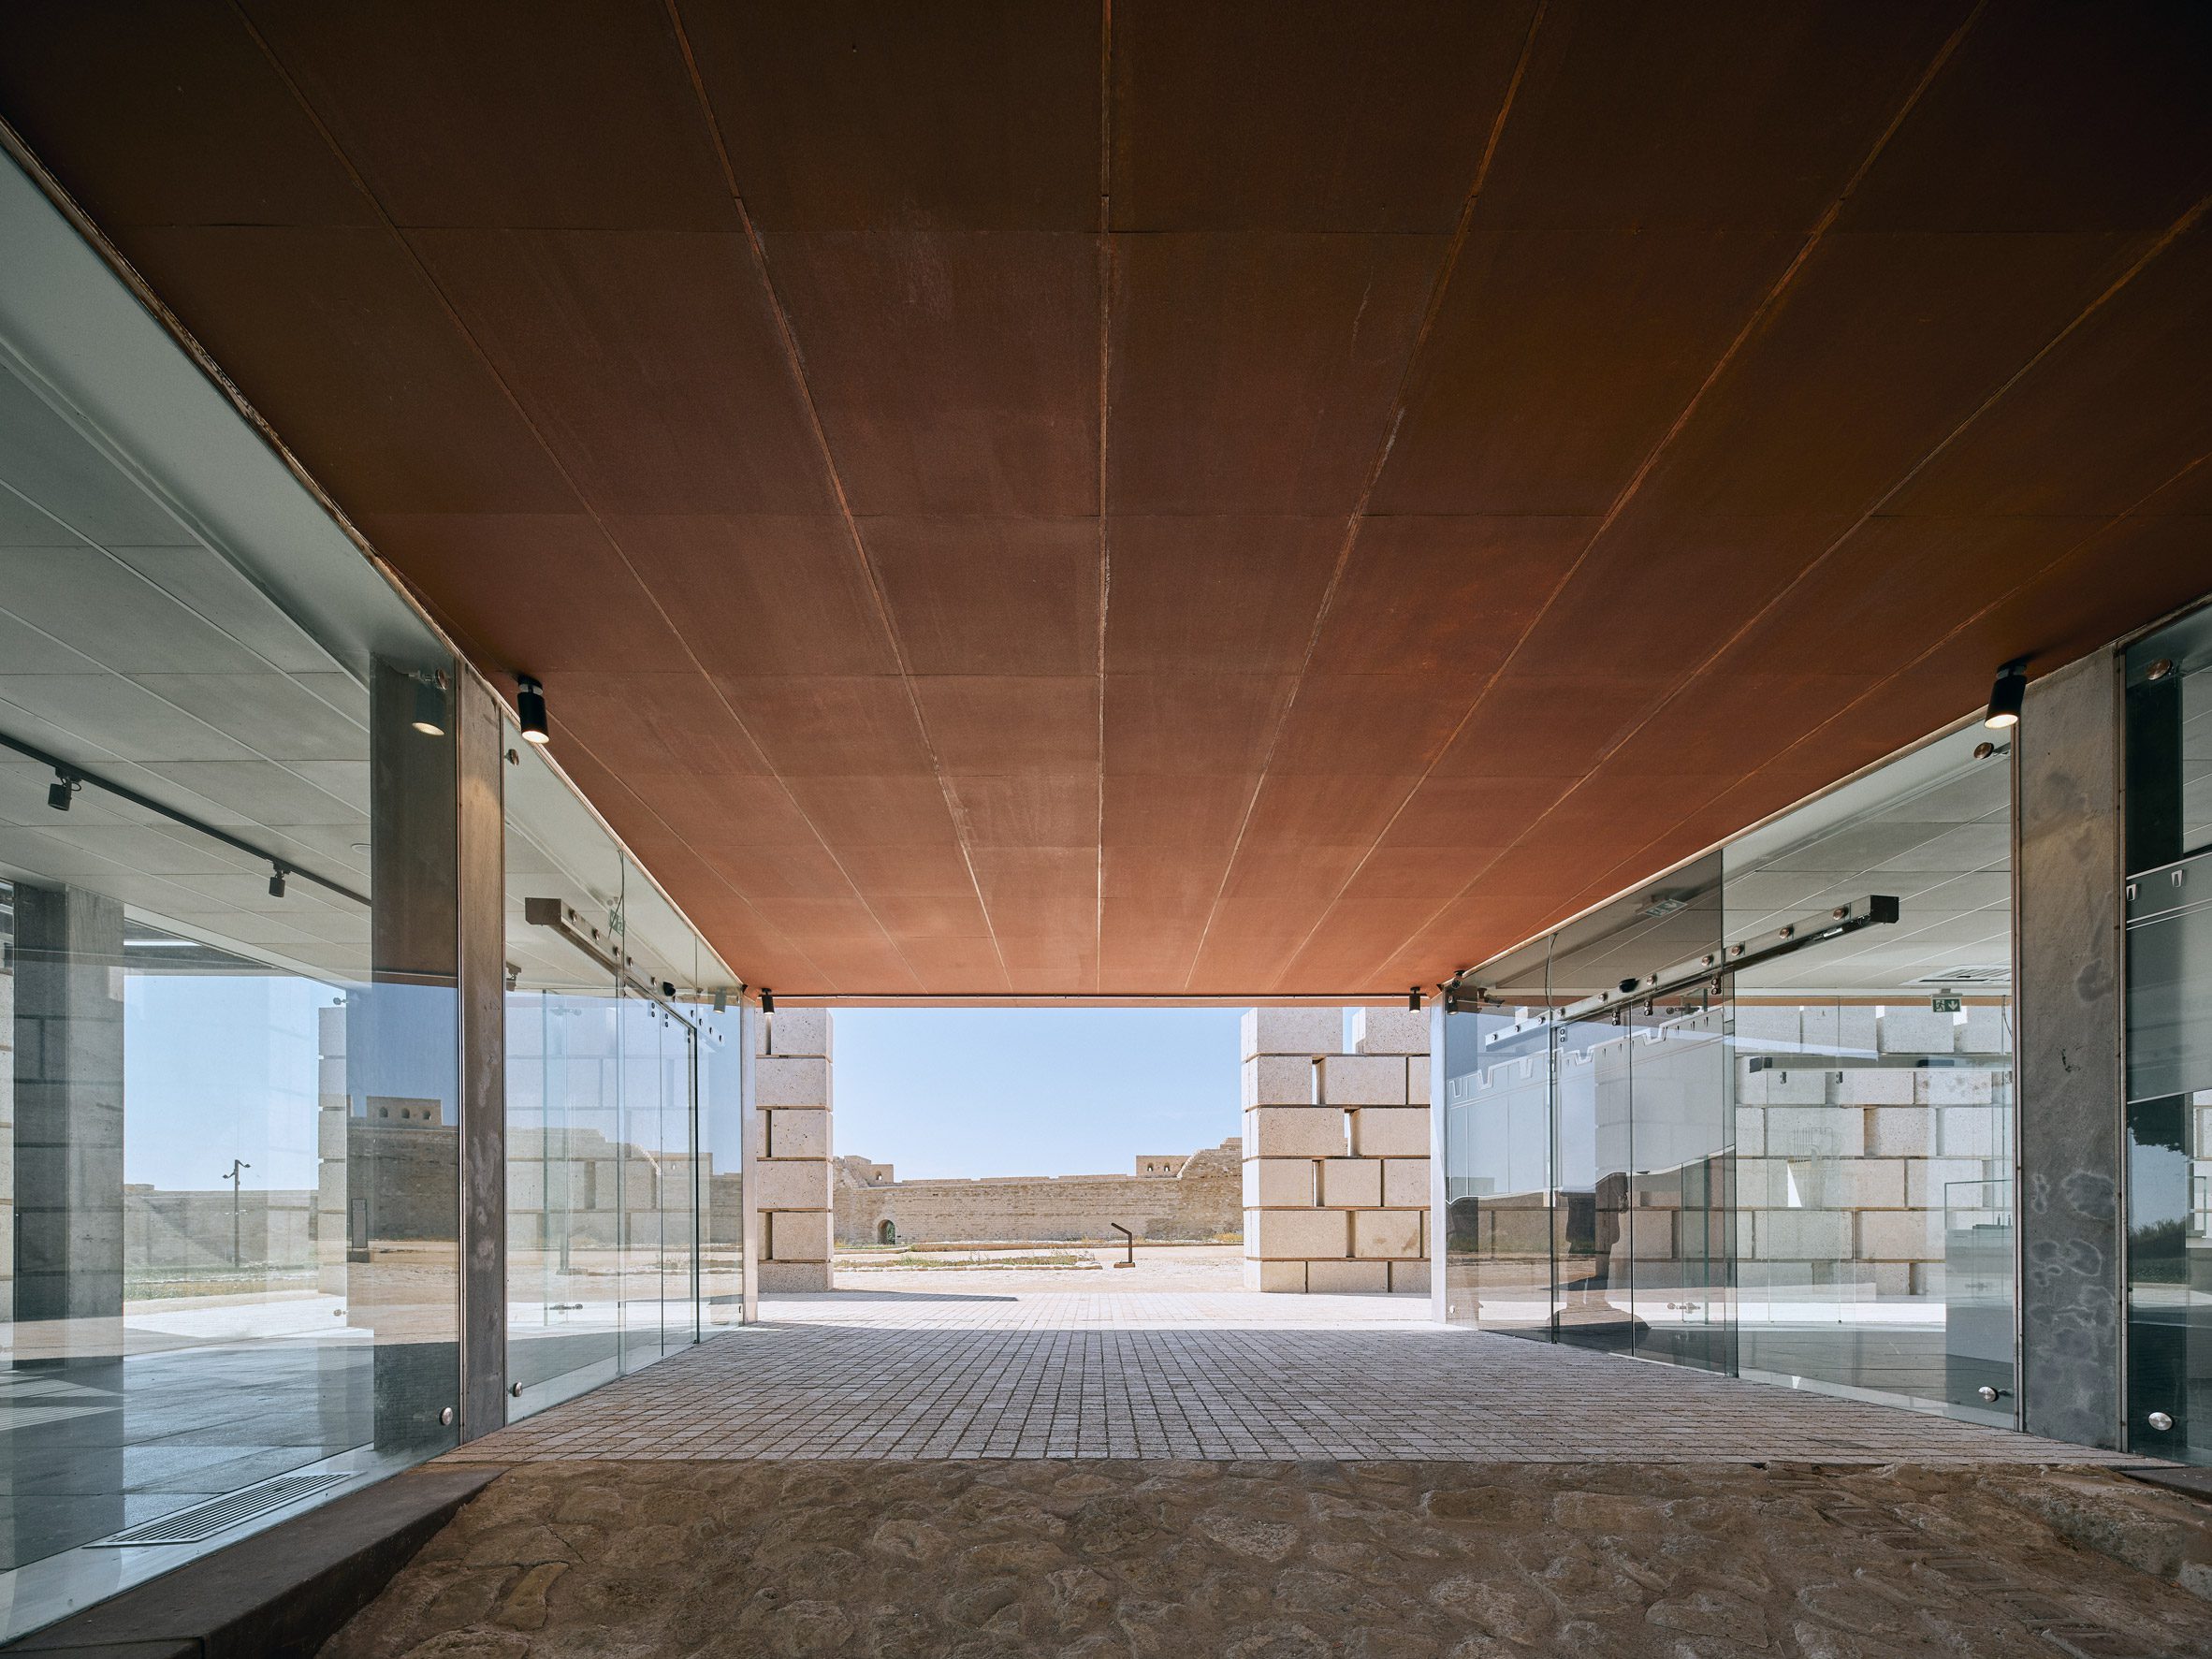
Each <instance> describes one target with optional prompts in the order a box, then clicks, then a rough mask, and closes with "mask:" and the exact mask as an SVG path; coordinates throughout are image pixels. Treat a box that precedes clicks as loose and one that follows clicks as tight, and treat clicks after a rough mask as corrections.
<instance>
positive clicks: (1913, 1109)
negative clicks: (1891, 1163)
mask: <svg viewBox="0 0 2212 1659" xmlns="http://www.w3.org/2000/svg"><path fill="white" fill-rule="evenodd" d="M1867 1150H1868V1151H1869V1152H1870V1153H1873V1154H1875V1155H1876V1156H1877V1157H1927V1156H1928V1154H1929V1153H1931V1152H1933V1151H1934V1150H1935V1148H1934V1146H1933V1145H1932V1144H1930V1142H1929V1139H1928V1108H1927V1107H1925V1106H1877V1107H1875V1108H1874V1109H1873V1110H1872V1111H1870V1112H1869V1113H1867Z"/></svg>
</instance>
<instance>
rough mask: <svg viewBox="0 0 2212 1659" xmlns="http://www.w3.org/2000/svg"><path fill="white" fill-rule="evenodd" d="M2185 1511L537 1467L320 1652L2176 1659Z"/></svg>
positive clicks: (1027, 1467) (1898, 1479)
mask: <svg viewBox="0 0 2212 1659" xmlns="http://www.w3.org/2000/svg"><path fill="white" fill-rule="evenodd" d="M2202 1518H2203V1511H2202V1510H2201V1509H2198V1508H2197V1506H2193V1505H2190V1504H2189V1503H2188V1502H2187V1501H2186V1500H2181V1499H2176V1498H2173V1497H2170V1496H2167V1495H2166V1494H2163V1493H2155V1492H2148V1491H2147V1490H2146V1489H2143V1488H2140V1487H2136V1486H2133V1485H2132V1483H2131V1482H2128V1481H2126V1480H2125V1479H2124V1478H2123V1477H2118V1476H2116V1475H2112V1474H2110V1473H2107V1472H2103V1471H2074V1472H2065V1471H2059V1472H2048V1471H2041V1472H2038V1471H1998V1470H1995V1469H1984V1470H1979V1471H1973V1472H1967V1471H1961V1470H1957V1469H1950V1470H1934V1469H1927V1468H1915V1467H1910V1466H1905V1467H1890V1468H1883V1469H1865V1468H1861V1469H1851V1470H1836V1469H1827V1470H1820V1469H1814V1468H1811V1467H1804V1466H1797V1467H1790V1466H1768V1467H1757V1466H1752V1465H1747V1464H1743V1463H1737V1464H1733V1465H1728V1464H1718V1463H1696V1464H1681V1463H1675V1464H1646V1465H1642V1466H1636V1465H1630V1464H1624V1463H1603V1464H1588V1463H1582V1464H1569V1463H1561V1464H1549V1465H1535V1464H1528V1463H1521V1464H1510V1465H1497V1464H1480V1463H1332V1462H1326V1461H1313V1462H1305V1463H1288V1462H1266V1463H1188V1462H1185V1463H1154V1462H1137V1461H1123V1462H1114V1461H1090V1462H1061V1461H1052V1462H989V1463H951V1462H907V1463H699V1462H687V1463H648V1464H639V1463H531V1464H523V1465H519V1466H517V1467H516V1468H514V1469H511V1470H509V1471H508V1472H507V1473H506V1474H505V1475H503V1476H502V1477H501V1478H500V1479H499V1480H497V1481H495V1482H494V1483H493V1484H492V1485H491V1486H490V1487H489V1488H488V1489H487V1490H486V1491H485V1492H484V1493H482V1494H481V1495H480V1496H479V1497H477V1498H476V1499H475V1500H474V1501H473V1502H472V1503H471V1504H470V1505H469V1506H467V1507H466V1508H464V1509H463V1510H462V1511H461V1512H460V1514H459V1515H458V1517H457V1519H456V1520H455V1521H454V1522H453V1523H452V1524H451V1525H450V1526H449V1527H447V1528H446V1529H445V1531H444V1532H443V1533H442V1534H440V1535H438V1536H437V1537H436V1538H434V1539H433V1540H432V1541H431V1542H430V1543H429V1545H428V1546H427V1547H426V1548H425V1549H424V1550H422V1552H421V1553H420V1554H419V1555H417V1556H416V1558H415V1560H414V1562H412V1563H411V1564H409V1565H408V1566H407V1567H406V1568H405V1569H404V1570H403V1571H402V1572H401V1573H400V1576H399V1578H398V1579H395V1580H394V1581H393V1583H392V1584H391V1585H390V1586H389V1587H388V1588H387V1589H386V1592H385V1594H383V1595H382V1596H381V1597H380V1598H379V1599H378V1600H377V1601H376V1602H374V1603H372V1604H371V1606H370V1607H369V1608H367V1609H365V1610H364V1611H363V1612H362V1613H361V1614H359V1615H358V1616H357V1618H356V1619H355V1620H354V1621H353V1623H351V1624H350V1625H348V1626H347V1627H346V1628H345V1629H344V1630H343V1631H342V1632H341V1633H340V1634H339V1635H338V1637H335V1638H334V1639H333V1641H332V1642H331V1643H330V1644H329V1646H327V1648H326V1649H325V1650H324V1653H325V1659H548V1656H551V1655H564V1656H565V1655H579V1656H581V1655H592V1656H600V1655H604V1656H608V1659H613V1656H615V1655H625V1656H630V1659H661V1656H663V1655H665V1656H667V1659H725V1656H726V1659H739V1656H744V1659H752V1656H754V1655H783V1656H791V1659H798V1656H801V1655H817V1654H819V1655H833V1654H834V1655H847V1654H851V1655H858V1656H864V1659H865V1656H873V1655H883V1656H898V1659H920V1656H923V1655H933V1656H934V1655H951V1656H958V1659H984V1656H987V1655H1009V1656H1011V1655H1038V1654H1050V1655H1064V1656H1066V1659H1140V1656H1149V1655H1159V1656H1162V1659H1201V1656H1204V1659H1211V1656H1214V1655H1220V1656H1222V1659H1325V1656H1331V1655H1340V1656H1343V1659H1507V1656H1508V1655H1511V1656H1515V1659H1525V1656H1527V1655H1531V1654H1559V1655H1575V1656H1577V1659H1612V1656H1625V1659H1643V1656H1645V1655H1651V1656H1653V1659H1660V1656H1665V1659H1719V1656H1721V1655H1732V1654H1744V1655H1768V1656H1771V1659H1893V1656H1896V1655H1918V1654H1944V1655H1950V1656H1952V1659H1959V1656H1970V1659H1971V1656H1978V1655H1991V1656H1996V1655H2003V1656H2006V1659H2016V1656H2019V1655H2049V1656H2051V1659H2059V1656H2062V1655H2069V1654H2071V1655H2074V1656H2075V1659H2087V1656H2088V1655H2102V1656H2104V1659H2130V1656H2135V1659H2147V1656H2150V1655H2165V1656H2172V1659H2190V1656H2195V1655H2212V1608H2207V1607H2206V1605H2205V1601H2204V1600H2202V1599H2199V1597H2200V1595H2202V1594H2212V1564H2207V1563H2212V1552H2208V1551H2207V1550H2206V1548H2205V1535H2204V1534H2205V1528H2204V1525H2203V1519H2202ZM2192 1574H2193V1577H2192ZM2190 1585H2193V1586H2194V1587H2195V1590H2196V1594H2192V1593H2191V1590H2190V1588H2187V1587H2186V1586H2190Z"/></svg>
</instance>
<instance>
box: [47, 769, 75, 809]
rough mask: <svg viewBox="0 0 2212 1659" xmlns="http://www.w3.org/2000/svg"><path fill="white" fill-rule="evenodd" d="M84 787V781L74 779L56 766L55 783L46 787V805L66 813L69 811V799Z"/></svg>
mask: <svg viewBox="0 0 2212 1659" xmlns="http://www.w3.org/2000/svg"><path fill="white" fill-rule="evenodd" d="M83 787H84V779H81V778H72V777H71V776H70V775H69V774H68V773H66V772H65V771H63V770H62V769H61V768H60V767H59V766H56V767H55V768H54V774H53V781H52V782H51V783H50V784H48V785H47V786H46V804H47V805H48V806H49V807H51V808H53V809H54V810H55V811H56V812H66V811H67V810H68V809H69V797H70V796H72V795H74V794H75V793H77V792H78V791H79V790H80V789H82V788H83Z"/></svg>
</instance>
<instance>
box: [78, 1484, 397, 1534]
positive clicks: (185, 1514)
mask: <svg viewBox="0 0 2212 1659" xmlns="http://www.w3.org/2000/svg"><path fill="white" fill-rule="evenodd" d="M352 1478H353V1477H352V1476H351V1475H280V1476H279V1477H277V1478H276V1479H274V1480H271V1481H268V1482H266V1483H265V1484H263V1485H260V1486H250V1487H248V1488H246V1490H245V1491H244V1492H232V1493H231V1494H230V1495H229V1496H228V1497H223V1498H211V1499H209V1500H208V1501H207V1502H206V1503H204V1504H194V1505H192V1506H190V1507H188V1508H183V1509H180V1510H178V1511H177V1512H176V1513H175V1514H173V1515H164V1516H162V1517H161V1518H160V1519H159V1520H158V1521H147V1522H146V1523H145V1524H143V1525H142V1526H134V1527H132V1528H131V1529H130V1531H128V1532H124V1533H117V1534H115V1535H113V1536H112V1537H107V1538H95V1539H94V1540H93V1542H92V1544H91V1545H90V1546H89V1548H91V1549H95V1550H121V1549H124V1548H127V1547H128V1546H131V1545H134V1544H196V1543H198V1542H199V1541H200V1540H201V1539H202V1538H211V1537H213V1536H214V1535H216V1534H217V1533H219V1532H221V1531H223V1530H224V1528H226V1527H232V1526H236V1525H238V1523H239V1522H240V1521H251V1520H253V1519H254V1517H255V1516H256V1515H266V1514H268V1513H269V1511H270V1510H271V1509H281V1508H283V1507H284V1506H285V1505H286V1504H292V1503H297V1502H298V1501H299V1500H300V1499H301V1498H304V1497H311V1496H313V1494H314V1493H316V1492H327V1490H329V1489H330V1488H331V1487H333V1486H342V1485H343V1484H344V1483H345V1482H346V1481H348V1480H351V1479H352Z"/></svg>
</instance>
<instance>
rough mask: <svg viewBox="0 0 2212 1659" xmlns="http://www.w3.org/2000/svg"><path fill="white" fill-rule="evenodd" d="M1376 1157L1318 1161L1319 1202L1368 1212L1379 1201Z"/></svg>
mask: <svg viewBox="0 0 2212 1659" xmlns="http://www.w3.org/2000/svg"><path fill="white" fill-rule="evenodd" d="M1382 1175H1383V1167H1382V1160H1381V1159H1380V1158H1373V1157H1329V1158H1323V1159H1322V1160H1321V1201H1322V1202H1323V1203H1324V1204H1331V1205H1333V1206H1335V1207H1336V1208H1338V1209H1344V1210H1359V1209H1367V1210H1372V1209H1374V1208H1375V1206H1376V1205H1378V1204H1380V1203H1381V1202H1382V1185H1383V1184H1382Z"/></svg>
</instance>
